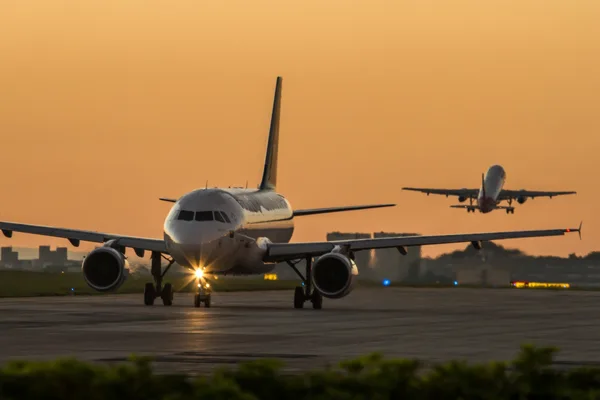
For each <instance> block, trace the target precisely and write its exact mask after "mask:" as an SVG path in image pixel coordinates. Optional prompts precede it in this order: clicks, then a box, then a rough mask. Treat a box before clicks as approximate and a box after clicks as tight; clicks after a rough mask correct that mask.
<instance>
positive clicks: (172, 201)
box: [159, 197, 177, 203]
mask: <svg viewBox="0 0 600 400" xmlns="http://www.w3.org/2000/svg"><path fill="white" fill-rule="evenodd" d="M159 200H160V201H168V202H169V203H177V199H169V198H167V197H160V198H159Z"/></svg>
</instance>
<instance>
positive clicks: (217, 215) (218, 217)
mask: <svg viewBox="0 0 600 400" xmlns="http://www.w3.org/2000/svg"><path fill="white" fill-rule="evenodd" d="M215 219H216V220H217V221H219V222H225V220H224V219H223V216H222V215H221V212H220V211H215Z"/></svg>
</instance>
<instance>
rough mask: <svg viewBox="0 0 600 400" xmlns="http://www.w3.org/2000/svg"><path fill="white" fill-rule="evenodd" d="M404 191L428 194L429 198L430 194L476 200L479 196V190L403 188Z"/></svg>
mask: <svg viewBox="0 0 600 400" xmlns="http://www.w3.org/2000/svg"><path fill="white" fill-rule="evenodd" d="M402 190H409V191H412V192H421V193H426V194H427V196H429V195H430V194H441V195H444V196H446V197H448V196H464V197H466V198H469V197H473V198H476V197H477V195H478V194H479V189H428V188H413V187H403V188H402Z"/></svg>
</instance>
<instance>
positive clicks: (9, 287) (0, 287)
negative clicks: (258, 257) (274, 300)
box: [0, 271, 298, 297]
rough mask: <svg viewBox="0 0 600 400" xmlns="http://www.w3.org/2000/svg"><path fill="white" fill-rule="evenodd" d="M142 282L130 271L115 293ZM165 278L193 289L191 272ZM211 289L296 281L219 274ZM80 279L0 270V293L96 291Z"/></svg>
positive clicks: (274, 286)
mask: <svg viewBox="0 0 600 400" xmlns="http://www.w3.org/2000/svg"><path fill="white" fill-rule="evenodd" d="M146 282H152V278H151V277H150V276H148V275H136V274H133V275H131V276H130V277H129V278H128V279H127V280H126V281H125V283H124V284H123V286H121V287H120V288H119V289H118V290H117V291H116V293H143V292H144V285H145V284H146ZM166 282H171V283H172V284H173V289H174V290H175V291H177V292H192V291H194V290H196V287H195V280H194V279H193V278H192V276H191V275H181V274H179V275H172V276H169V279H167V280H166ZM211 284H212V286H213V289H214V290H215V292H229V291H244V290H245V291H249V290H281V289H293V288H294V287H295V286H297V285H298V281H268V280H264V279H260V278H259V279H256V278H255V279H247V278H235V277H223V278H220V279H218V280H211ZM98 294H100V293H98V292H96V291H95V290H93V289H91V288H90V287H89V286H88V285H87V284H86V283H85V281H84V280H83V274H82V273H80V272H67V273H60V272H59V273H56V272H31V271H0V297H26V296H65V295H98Z"/></svg>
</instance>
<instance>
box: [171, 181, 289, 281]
mask: <svg viewBox="0 0 600 400" xmlns="http://www.w3.org/2000/svg"><path fill="white" fill-rule="evenodd" d="M223 214H225V215H223ZM293 232H294V223H293V211H292V207H291V206H290V204H289V202H288V201H287V200H286V199H285V198H284V197H283V196H281V195H279V194H277V193H275V192H273V191H260V190H257V189H199V190H195V191H193V192H190V193H188V194H186V195H184V196H183V197H181V198H180V199H179V200H178V201H177V202H176V203H175V205H174V206H173V208H172V209H171V211H170V212H169V215H168V216H167V218H166V219H165V223H164V238H165V242H166V245H167V249H168V250H169V253H170V254H171V256H172V257H173V258H174V259H175V261H176V262H177V263H178V264H180V265H182V266H184V267H189V268H193V269H197V268H201V269H203V270H204V271H205V272H206V273H209V274H261V273H265V272H269V271H271V270H273V268H274V266H275V264H273V263H264V262H263V256H264V253H265V251H266V243H269V242H276V243H286V242H289V241H290V239H291V238H292V234H293Z"/></svg>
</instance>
